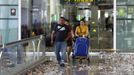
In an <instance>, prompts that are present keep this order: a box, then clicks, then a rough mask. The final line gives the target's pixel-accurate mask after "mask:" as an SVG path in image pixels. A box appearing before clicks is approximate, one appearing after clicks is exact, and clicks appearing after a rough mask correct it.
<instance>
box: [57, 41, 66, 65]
mask: <svg viewBox="0 0 134 75" xmlns="http://www.w3.org/2000/svg"><path fill="white" fill-rule="evenodd" d="M66 47H67V43H66V42H65V41H64V42H55V54H56V57H57V60H58V63H59V64H62V63H64V62H65V56H66ZM60 52H61V54H60Z"/></svg>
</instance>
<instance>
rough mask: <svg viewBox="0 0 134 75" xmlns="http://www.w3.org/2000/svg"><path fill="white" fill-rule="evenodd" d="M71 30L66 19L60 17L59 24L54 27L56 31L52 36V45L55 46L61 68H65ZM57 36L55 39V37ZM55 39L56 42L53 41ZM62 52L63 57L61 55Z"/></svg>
mask: <svg viewBox="0 0 134 75" xmlns="http://www.w3.org/2000/svg"><path fill="white" fill-rule="evenodd" d="M69 32H70V31H69V28H68V27H67V25H65V18H64V17H60V20H59V23H58V24H57V25H56V26H55V27H54V30H53V31H52V34H51V43H52V44H53V43H54V44H55V54H56V58H57V61H58V64H60V66H62V67H64V66H65V64H64V63H65V56H66V47H67V42H66V41H67V40H68V38H69V36H68V35H69V34H70V33H69ZM54 36H55V37H54ZM53 39H55V42H54V41H53ZM60 52H61V55H60Z"/></svg>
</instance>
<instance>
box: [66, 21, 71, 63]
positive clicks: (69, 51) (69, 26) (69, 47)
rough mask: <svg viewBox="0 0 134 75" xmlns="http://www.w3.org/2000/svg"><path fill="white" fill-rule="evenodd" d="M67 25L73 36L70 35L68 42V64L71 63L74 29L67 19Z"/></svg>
mask: <svg viewBox="0 0 134 75" xmlns="http://www.w3.org/2000/svg"><path fill="white" fill-rule="evenodd" d="M65 24H66V25H67V26H68V28H69V31H70V33H71V34H69V35H68V36H70V37H69V38H68V40H67V59H68V62H70V53H71V52H72V45H73V40H72V38H73V30H72V27H71V25H70V23H69V20H67V19H66V21H65Z"/></svg>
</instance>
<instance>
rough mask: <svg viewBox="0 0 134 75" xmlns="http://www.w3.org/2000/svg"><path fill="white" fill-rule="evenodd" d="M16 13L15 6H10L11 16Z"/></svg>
mask: <svg viewBox="0 0 134 75" xmlns="http://www.w3.org/2000/svg"><path fill="white" fill-rule="evenodd" d="M15 15H16V9H15V8H12V9H11V16H15Z"/></svg>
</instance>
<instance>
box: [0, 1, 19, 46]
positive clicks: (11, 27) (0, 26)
mask: <svg viewBox="0 0 134 75" xmlns="http://www.w3.org/2000/svg"><path fill="white" fill-rule="evenodd" d="M16 40H18V0H0V44H2V43H8V42H12V41H16Z"/></svg>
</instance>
